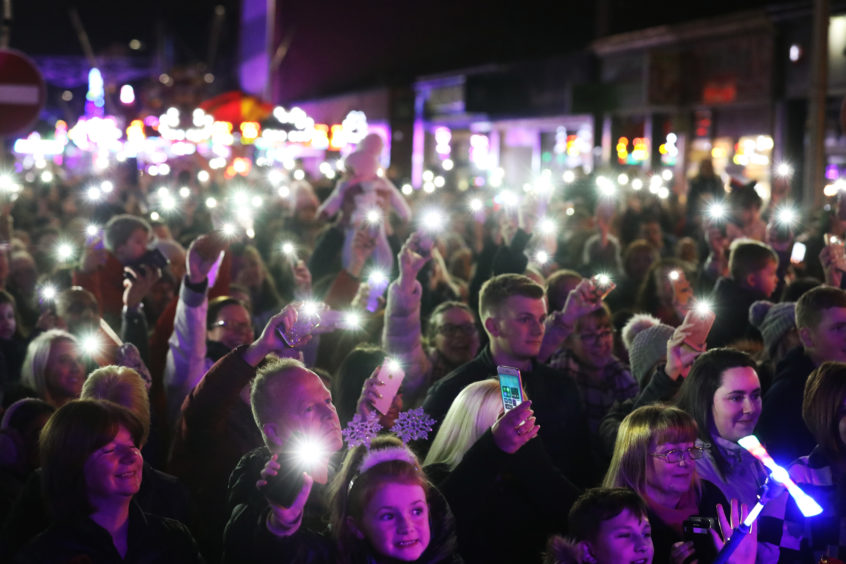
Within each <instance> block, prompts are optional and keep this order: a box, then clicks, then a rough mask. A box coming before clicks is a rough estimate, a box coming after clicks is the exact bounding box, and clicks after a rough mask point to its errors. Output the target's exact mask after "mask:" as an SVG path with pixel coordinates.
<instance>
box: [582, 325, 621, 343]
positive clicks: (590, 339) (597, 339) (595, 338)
mask: <svg viewBox="0 0 846 564" xmlns="http://www.w3.org/2000/svg"><path fill="white" fill-rule="evenodd" d="M613 334H614V330H613V329H611V328H610V327H607V328H605V329H602V330H601V331H599V332H598V333H582V334H580V335H579V338H580V339H581V340H582V342H583V343H593V344H594V345H598V344H599V343H601V342H602V340H603V339H606V338H608V337H610V336H611V335H613Z"/></svg>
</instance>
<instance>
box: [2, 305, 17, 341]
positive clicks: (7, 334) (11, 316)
mask: <svg viewBox="0 0 846 564" xmlns="http://www.w3.org/2000/svg"><path fill="white" fill-rule="evenodd" d="M16 326H17V324H16V323H15V308H13V307H12V304H10V303H4V304H0V339H6V340H9V339H11V338H12V335H14V334H15V327H16Z"/></svg>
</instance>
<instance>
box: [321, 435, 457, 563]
mask: <svg viewBox="0 0 846 564" xmlns="http://www.w3.org/2000/svg"><path fill="white" fill-rule="evenodd" d="M331 491H332V502H331V507H332V531H333V533H334V535H335V537H336V541H337V545H338V555H337V559H338V560H337V561H338V562H339V563H342V564H357V563H365V562H366V563H387V562H396V561H400V562H418V563H423V562H426V563H436V562H443V563H450V562H453V561H454V559H455V558H456V556H455V554H454V553H455V536H454V532H453V520H452V515H451V514H450V513H449V508H448V507H447V505H446V502H445V501H444V499H443V497H441V495H440V493H439V492H438V491H437V490H436V489H435V488H434V487H433V486H431V485H430V484H429V483H428V482H427V481H426V478H425V476H424V475H423V472H422V471H421V469H420V463H419V462H418V460H417V457H416V456H415V455H414V453H412V452H411V451H410V450H409V449H408V447H406V446H405V445H404V444H403V443H402V442H401V441H399V440H398V439H397V438H395V437H390V436H383V437H377V438H375V439H373V442H372V444H371V446H370V448H369V449H368V448H366V447H364V446H359V447H356V448H355V449H353V450H350V451H349V452H348V453H347V456H346V458H345V459H344V463H343V466H342V468H341V471H340V472H339V473H338V475H337V477H336V478H335V481H334V482H333V484H332V488H331ZM459 562H460V560H459Z"/></svg>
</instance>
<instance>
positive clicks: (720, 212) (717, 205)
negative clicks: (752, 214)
mask: <svg viewBox="0 0 846 564" xmlns="http://www.w3.org/2000/svg"><path fill="white" fill-rule="evenodd" d="M705 212H706V213H707V214H708V217H709V218H711V219H715V220H720V219H725V217H726V213H727V212H728V210H726V205H725V204H724V203H722V202H714V203H712V204H710V205H709V206H708V209H706V210H705Z"/></svg>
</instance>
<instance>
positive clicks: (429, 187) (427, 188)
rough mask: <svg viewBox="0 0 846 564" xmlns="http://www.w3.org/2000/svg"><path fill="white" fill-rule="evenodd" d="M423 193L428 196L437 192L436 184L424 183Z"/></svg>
mask: <svg viewBox="0 0 846 564" xmlns="http://www.w3.org/2000/svg"><path fill="white" fill-rule="evenodd" d="M423 191H424V192H426V193H427V194H431V193H432V192H434V191H435V183H434V182H424V183H423Z"/></svg>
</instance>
